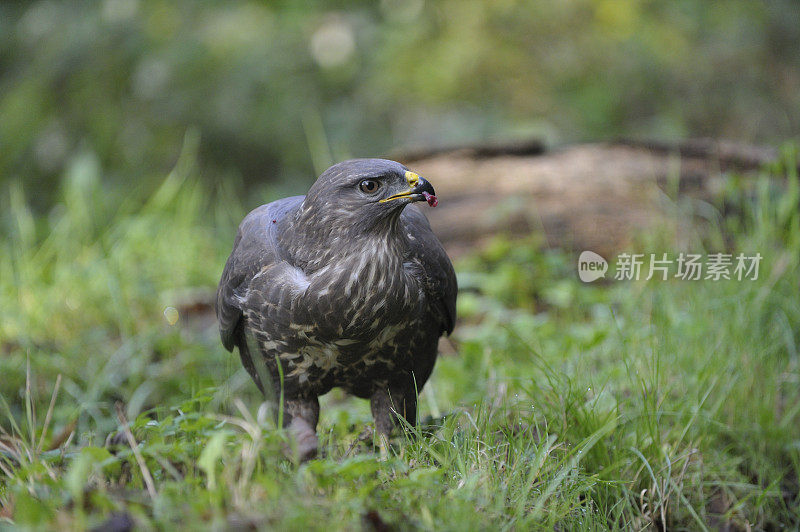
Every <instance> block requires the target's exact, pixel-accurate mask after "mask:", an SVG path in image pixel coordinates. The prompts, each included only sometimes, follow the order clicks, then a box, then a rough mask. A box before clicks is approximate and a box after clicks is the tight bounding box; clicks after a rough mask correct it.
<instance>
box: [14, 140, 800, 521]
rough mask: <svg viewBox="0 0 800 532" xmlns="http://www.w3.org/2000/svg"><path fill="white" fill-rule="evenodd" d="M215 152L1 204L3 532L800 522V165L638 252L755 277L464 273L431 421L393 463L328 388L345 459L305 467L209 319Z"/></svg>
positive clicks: (429, 407) (217, 209) (92, 176)
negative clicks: (45, 198) (710, 255)
mask: <svg viewBox="0 0 800 532" xmlns="http://www.w3.org/2000/svg"><path fill="white" fill-rule="evenodd" d="M195 149H196V139H193V138H192V137H191V136H189V137H188V138H187V143H186V148H185V150H184V154H183V155H182V157H181V159H180V161H179V162H178V164H177V166H176V168H175V170H174V171H173V172H172V173H171V174H170V175H169V176H168V177H167V178H166V180H165V181H164V183H163V184H162V186H161V187H160V189H159V190H158V191H156V192H155V193H154V194H152V195H149V196H148V197H145V198H144V199H142V196H141V195H138V196H137V195H136V194H133V195H131V196H130V197H127V198H116V199H113V198H112V200H113V201H112V200H109V199H107V194H106V193H104V191H103V190H102V188H101V184H100V180H99V175H98V173H97V167H96V165H95V164H94V163H93V161H92V160H91V158H87V157H84V158H81V157H78V158H77V159H76V161H75V163H74V164H73V166H72V168H71V170H70V172H69V173H68V175H66V176H65V179H64V183H63V190H62V192H61V195H62V197H63V202H62V203H61V204H60V205H59V206H58V207H56V208H55V209H54V210H53V212H52V213H50V214H49V216H46V217H41V218H37V217H35V216H34V215H32V214H31V212H30V211H29V210H28V208H27V206H26V205H27V202H26V200H25V197H24V194H23V191H22V189H21V187H16V188H12V189H11V190H10V191H9V194H8V195H6V199H4V200H0V201H5V202H6V204H4V205H3V212H5V213H6V215H5V216H6V217H5V218H4V219H3V223H4V231H3V233H2V234H3V235H5V236H3V239H2V241H0V251H2V254H1V255H0V273H1V274H2V276H1V277H0V313H1V314H0V318H2V319H0V371H1V372H2V374H3V378H2V380H0V397H1V398H2V402H1V403H0V505H1V506H2V509H1V510H0V528H2V527H4V526H10V527H19V528H33V529H37V528H45V527H46V528H54V527H66V528H70V529H85V528H91V527H93V526H97V525H100V524H103V523H105V524H108V523H110V521H108V520H109V519H112V520H114V519H116V520H117V521H119V520H122V521H123V522H124V521H125V520H129V521H132V522H134V523H135V524H137V525H138V526H139V527H140V528H142V529H150V528H174V527H180V528H186V529H194V528H197V527H215V528H222V529H227V528H233V527H256V528H281V529H326V530H329V529H353V528H359V527H364V528H367V529H370V528H376V529H382V527H385V526H389V527H394V528H397V529H417V528H419V529H442V530H481V529H493V530H494V529H519V530H522V529H553V528H554V527H555V528H558V529H570V530H572V529H581V530H595V529H599V530H606V529H626V530H627V529H631V528H633V529H647V528H657V529H660V528H662V527H667V528H669V529H689V530H701V529H706V528H708V529H714V528H720V527H723V526H726V525H732V526H734V527H737V528H742V529H744V528H748V527H749V528H755V529H775V528H780V527H788V528H793V527H798V526H800V515H798V506H800V495H798V478H800V382H798V381H800V358H799V357H798V347H797V346H798V341H799V340H800V325H799V324H800V299H799V298H798V286H800V269H798V261H799V260H800V218H799V215H798V178H797V175H796V173H795V172H793V171H792V170H787V168H793V167H794V166H795V165H793V164H785V165H780V164H778V165H776V167H775V168H773V169H771V170H770V171H769V172H765V175H764V177H763V178H762V179H761V180H760V181H759V182H758V183H757V184H755V185H754V186H750V185H751V184H746V183H745V184H740V185H736V186H733V187H732V189H731V190H730V191H729V192H728V194H727V196H726V199H725V203H724V204H723V203H721V204H720V205H718V206H717V212H735V213H736V214H735V215H731V216H729V217H728V218H726V219H723V218H721V217H717V218H714V217H711V218H709V220H710V221H707V222H706V223H705V228H704V229H703V230H702V231H699V230H698V231H696V232H691V231H690V232H685V224H681V225H680V226H679V225H677V224H676V226H675V227H664V228H662V229H661V230H659V231H658V232H657V233H654V234H647V235H642V239H641V240H640V242H639V243H638V244H637V246H635V247H636V248H637V249H638V250H641V251H642V252H647V253H649V252H659V253H660V252H665V251H668V252H677V251H681V250H683V251H691V252H698V253H701V252H710V251H717V250H719V249H720V248H719V247H718V246H719V245H720V244H719V243H724V245H725V247H726V248H727V249H728V250H729V251H731V252H734V253H738V252H744V253H746V254H752V253H755V252H760V253H761V255H762V256H763V257H764V258H763V262H762V263H761V271H760V275H759V277H758V280H756V281H741V282H738V281H719V282H712V281H699V282H689V281H680V280H674V279H673V280H669V281H650V282H643V281H642V282H633V281H628V282H622V281H620V282H605V283H600V284H592V285H585V284H582V283H580V282H579V281H578V280H577V276H576V275H575V272H574V257H572V256H571V255H568V254H565V253H564V252H559V251H552V250H549V251H548V250H543V249H541V247H540V246H538V245H537V244H536V242H535V241H532V242H522V243H520V242H517V243H512V242H510V241H508V240H504V239H498V240H497V241H495V242H494V243H493V244H492V245H491V246H490V247H488V248H487V249H484V250H483V251H481V252H479V253H476V254H475V255H474V256H473V257H470V258H468V259H465V260H463V261H461V262H460V263H459V265H458V268H457V269H458V271H459V276H460V282H461V286H462V293H461V295H460V300H459V312H460V315H461V318H462V319H461V322H460V324H459V327H458V329H457V334H456V336H455V341H454V343H453V345H454V346H455V351H456V354H446V355H443V356H442V357H441V358H440V360H439V362H438V364H437V367H436V370H435V371H434V376H433V378H432V380H431V382H430V383H429V384H428V386H426V388H425V390H424V391H423V393H422V398H421V401H420V410H421V416H420V417H421V418H422V419H423V422H422V423H421V424H420V425H419V426H417V427H406V430H405V432H404V433H402V434H398V435H397V437H396V438H395V439H394V441H393V442H392V448H391V454H390V457H389V459H388V460H386V461H380V460H378V458H377V453H376V450H375V448H374V447H373V445H372V443H373V442H372V441H371V440H370V439H369V438H366V440H364V439H363V438H362V439H359V435H361V434H362V431H363V429H364V427H365V426H368V424H369V423H370V415H369V408H368V405H367V404H366V402H363V401H359V400H357V399H346V398H345V397H344V396H343V395H342V394H340V393H337V392H333V393H331V394H329V395H328V396H326V397H325V398H323V402H322V403H323V404H322V419H321V423H320V428H319V431H320V436H321V444H322V447H323V449H324V453H323V456H324V457H323V458H321V459H318V460H314V461H312V462H309V463H306V464H303V465H296V464H294V463H292V462H291V461H289V460H287V459H285V458H284V457H283V448H284V446H285V445H286V443H287V442H286V435H285V434H284V432H283V431H281V430H278V429H276V428H275V426H274V424H273V423H272V421H271V419H269V416H267V415H266V414H265V409H264V408H260V401H259V397H258V395H257V393H256V390H255V386H254V385H253V384H252V383H251V382H250V380H249V378H248V377H247V376H246V374H245V373H244V371H243V370H242V369H241V368H240V365H239V363H238V361H237V358H236V357H235V356H232V355H230V354H228V353H227V352H225V351H224V350H223V349H222V347H221V345H220V344H219V341H218V338H217V333H216V327H215V324H214V322H213V321H210V320H208V319H207V316H206V314H205V313H204V312H203V308H202V305H196V304H194V303H196V302H198V301H200V302H201V303H202V302H203V301H205V300H207V298H208V296H209V295H210V294H211V293H213V289H214V286H215V284H216V281H217V277H218V275H219V272H220V271H221V267H222V264H223V262H224V259H225V257H226V254H227V252H228V251H229V249H230V245H231V242H232V235H233V231H234V227H235V224H236V223H237V222H238V220H239V219H240V217H241V216H242V214H243V212H242V208H241V207H240V205H239V203H238V202H237V201H236V200H235V199H233V198H232V195H231V194H230V193H228V192H226V191H225V190H221V191H217V192H216V193H215V194H214V195H211V194H209V193H208V192H207V191H206V190H204V189H203V188H202V187H201V186H200V185H197V184H196V183H195V181H194V180H193V179H192V176H193V171H194V170H193V166H192V161H193V160H194V158H195ZM793 160H794V159H792V158H791V153H790V154H789V155H787V162H788V163H791V162H792V161H793ZM785 174H788V179H786V180H785V181H782V180H781V179H778V176H784V175H785ZM734 183H735V180H734ZM672 207H673V208H674V209H675V211H676V212H678V213H682V214H683V215H682V216H679V217H676V219H677V218H680V219H683V220H685V219H687V218H688V217H689V216H688V215H691V214H693V213H694V212H695V208H694V207H693V206H692V205H689V204H685V203H684V202H683V201H675V202H673V203H672ZM707 210H708V209H705V211H707ZM676 242H681V245H678V244H677V243H676ZM684 248H685V249H684ZM629 251H635V249H632V250H629ZM190 303H191V304H190ZM131 444H133V445H131Z"/></svg>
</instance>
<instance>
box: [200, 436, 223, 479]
mask: <svg viewBox="0 0 800 532" xmlns="http://www.w3.org/2000/svg"><path fill="white" fill-rule="evenodd" d="M227 439H228V433H227V432H217V433H215V434H214V435H213V436H212V437H211V439H210V440H209V441H208V444H207V445H206V448H205V449H203V452H202V453H200V459H199V460H197V465H198V466H199V467H200V469H202V470H203V473H205V474H206V477H208V489H210V490H213V489H214V488H215V487H216V484H217V476H216V468H215V466H216V464H217V461H219V459H220V458H221V457H222V452H223V451H224V449H225V440H227Z"/></svg>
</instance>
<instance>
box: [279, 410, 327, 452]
mask: <svg viewBox="0 0 800 532" xmlns="http://www.w3.org/2000/svg"><path fill="white" fill-rule="evenodd" d="M317 421H319V400H318V399H317V398H316V397H311V398H302V399H301V398H292V399H288V398H287V399H285V400H284V401H283V427H284V428H288V429H289V433H290V435H291V437H292V440H293V444H294V451H295V453H294V454H295V457H296V459H297V460H298V461H299V462H305V461H306V460H310V459H312V458H314V457H315V456H316V455H317V448H318V446H319V440H318V439H317Z"/></svg>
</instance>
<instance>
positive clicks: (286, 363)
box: [216, 159, 457, 459]
mask: <svg viewBox="0 0 800 532" xmlns="http://www.w3.org/2000/svg"><path fill="white" fill-rule="evenodd" d="M418 201H427V202H428V203H429V204H430V205H432V206H435V205H436V203H437V199H436V196H435V192H434V189H433V187H432V186H431V184H430V183H428V181H426V180H425V179H423V178H422V177H420V176H419V175H417V174H415V173H413V172H411V171H410V170H409V169H408V168H406V167H405V166H403V165H401V164H399V163H396V162H394V161H388V160H385V159H355V160H350V161H345V162H342V163H339V164H337V165H334V166H332V167H330V168H329V169H328V170H326V171H325V172H324V173H323V174H322V175H321V176H320V177H319V178H318V179H317V181H316V182H315V183H314V185H313V186H312V187H311V189H310V190H309V191H308V194H307V195H305V196H295V197H290V198H284V199H281V200H278V201H274V202H272V203H269V204H267V205H262V206H261V207H258V208H257V209H255V210H254V211H252V212H251V213H250V214H248V215H247V216H246V217H245V219H244V220H243V221H242V223H241V225H240V226H239V231H238V233H237V235H236V240H235V242H234V245H233V251H232V253H231V255H230V257H229V258H228V262H227V264H226V265H225V270H224V271H223V273H222V279H221V280H220V283H219V288H218V290H217V301H216V311H217V317H218V319H219V323H220V333H221V336H222V343H223V345H224V346H225V348H227V349H228V350H229V351H232V350H233V348H234V346H236V347H238V349H239V355H240V356H241V359H242V363H243V364H244V367H245V368H246V369H247V371H248V373H249V374H250V375H251V376H252V378H253V380H254V381H255V383H256V384H257V385H258V387H259V389H260V390H261V391H262V393H264V394H265V395H267V394H272V397H273V398H276V399H277V398H279V397H283V405H282V406H283V408H282V415H283V425H284V427H289V429H290V431H291V433H292V434H293V436H294V438H295V440H296V443H297V451H298V453H299V456H300V458H301V459H307V458H310V457H312V456H314V455H315V454H316V451H317V437H316V426H317V421H318V419H319V401H318V399H317V398H318V397H319V396H320V395H323V394H325V393H327V392H328V391H330V390H331V388H333V387H341V388H343V389H344V390H345V391H347V392H348V393H350V394H352V395H355V396H356V397H361V398H365V399H369V400H370V406H371V410H372V415H373V417H374V420H375V428H376V431H377V433H378V434H379V435H380V436H381V442H382V444H383V445H385V438H386V437H387V436H388V434H389V433H390V432H391V430H392V427H393V425H394V423H395V416H396V415H400V416H403V417H404V418H405V419H406V420H407V421H408V422H409V423H410V424H412V425H413V424H414V423H415V421H416V409H417V394H418V393H419V391H421V390H422V387H423V386H424V385H425V382H426V381H427V380H428V377H429V376H430V374H431V371H432V370H433V366H434V363H435V361H436V356H437V344H438V339H439V337H440V336H441V335H443V334H450V333H451V332H452V330H453V326H454V323H455V318H456V292H457V285H456V276H455V272H454V271H453V266H452V264H451V263H450V259H449V258H448V257H447V254H446V253H445V251H444V249H443V248H442V245H441V243H440V242H439V240H438V239H437V238H436V236H435V235H434V234H433V231H431V228H430V225H429V224H428V221H427V219H426V218H425V216H424V215H423V214H422V212H421V211H420V210H419V209H417V208H416V206H412V205H411V204H412V203H414V202H418ZM383 448H384V447H382V449H383Z"/></svg>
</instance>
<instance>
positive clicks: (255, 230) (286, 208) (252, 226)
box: [216, 196, 304, 351]
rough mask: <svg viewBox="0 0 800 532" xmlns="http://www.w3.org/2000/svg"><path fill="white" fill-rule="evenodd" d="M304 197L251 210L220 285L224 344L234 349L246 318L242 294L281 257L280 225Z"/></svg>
mask: <svg viewBox="0 0 800 532" xmlns="http://www.w3.org/2000/svg"><path fill="white" fill-rule="evenodd" d="M303 198H304V196H293V197H290V198H284V199H280V200H277V201H273V202H272V203H268V204H266V205H262V206H261V207H258V208H256V209H255V210H253V211H251V212H250V214H248V215H247V216H246V217H245V219H244V220H242V223H241V224H239V231H238V232H237V234H236V240H235V241H234V243H233V251H232V252H231V255H230V257H228V262H227V263H226V264H225V269H224V270H223V271H222V278H221V279H220V281H219V287H218V288H217V301H216V311H217V319H218V320H219V332H220V336H221V337H222V345H224V346H225V349H227V350H228V351H233V346H234V345H236V343H237V334H238V333H237V330H238V328H239V324H240V322H241V319H242V307H241V303H242V297H243V296H244V291H245V289H246V288H247V286H248V284H249V283H250V281H251V280H252V279H253V277H254V276H255V275H256V274H257V273H258V272H259V271H261V269H262V268H264V267H265V266H269V265H271V264H273V263H275V262H276V261H279V260H282V259H281V258H280V250H279V248H278V238H277V237H278V225H279V222H280V221H281V219H282V218H283V217H285V216H286V215H287V214H288V213H290V212H293V211H294V210H295V209H297V207H298V206H299V205H300V204H301V203H302V202H303Z"/></svg>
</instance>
